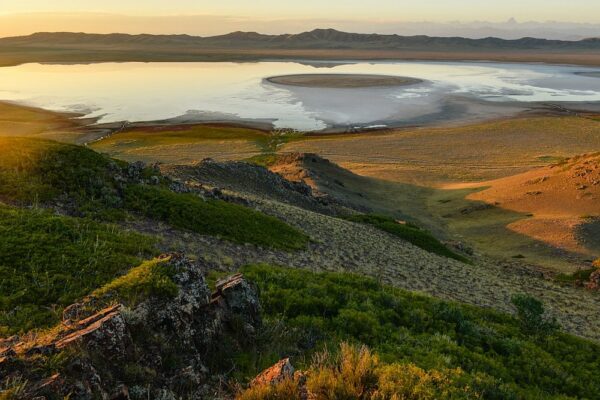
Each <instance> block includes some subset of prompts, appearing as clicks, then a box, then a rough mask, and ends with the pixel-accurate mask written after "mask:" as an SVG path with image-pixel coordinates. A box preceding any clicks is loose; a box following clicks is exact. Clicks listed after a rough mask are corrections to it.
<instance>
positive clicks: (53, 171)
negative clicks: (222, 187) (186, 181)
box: [0, 138, 308, 333]
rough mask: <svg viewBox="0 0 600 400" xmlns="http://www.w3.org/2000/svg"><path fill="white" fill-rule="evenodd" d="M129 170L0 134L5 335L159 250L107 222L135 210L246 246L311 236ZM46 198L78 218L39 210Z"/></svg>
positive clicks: (45, 321)
mask: <svg viewBox="0 0 600 400" xmlns="http://www.w3.org/2000/svg"><path fill="white" fill-rule="evenodd" d="M127 167H128V166H127V164H123V163H118V162H114V161H112V160H111V159H109V158H107V157H105V156H103V155H101V154H98V153H96V152H94V151H92V150H89V149H86V148H83V147H79V146H74V145H66V144H60V143H57V142H52V141H46V140H37V139H25V138H2V139H0V207H1V208H0V232H1V233H2V235H1V237H2V241H1V243H0V269H1V271H2V274H1V275H2V280H1V281H0V332H1V333H14V332H20V331H24V330H28V329H31V328H39V327H45V326H48V325H49V324H51V323H53V322H55V321H56V319H57V317H58V315H59V314H60V311H61V308H62V307H64V306H66V305H68V304H70V303H71V302H73V301H75V300H77V299H78V298H80V297H82V296H84V295H86V294H88V293H89V292H90V291H91V290H94V289H96V288H97V287H98V286H100V285H102V284H104V283H106V282H107V281H109V280H111V279H113V278H114V277H115V276H116V275H118V274H120V273H123V272H125V271H126V270H127V268H130V267H131V266H133V265H135V264H136V263H139V262H140V257H145V256H147V255H149V254H153V253H154V247H153V242H154V239H151V238H149V237H146V236H142V235H139V234H135V233H131V232H126V231H123V230H121V229H119V228H117V227H115V226H111V225H106V224H104V223H103V222H106V221H120V220H122V219H124V218H134V217H135V215H132V213H133V214H135V213H141V214H144V215H146V216H148V217H150V218H155V219H156V220H159V221H164V222H167V223H170V224H172V225H173V226H175V227H177V228H183V229H189V230H192V231H195V232H199V233H202V234H207V235H214V236H219V237H223V238H225V239H228V240H232V241H235V242H240V243H253V244H256V245H259V246H265V247H274V248H280V249H290V250H292V249H299V248H302V247H304V246H305V245H306V243H307V242H308V238H307V237H306V236H305V235H304V234H302V233H301V232H299V231H297V230H296V229H294V228H292V227H290V226H288V225H287V224H285V223H284V222H282V221H280V220H278V219H276V218H273V217H270V216H267V215H264V214H262V213H260V212H258V211H255V210H252V209H250V208H247V207H242V206H239V205H236V204H231V203H227V202H224V201H216V200H210V201H205V200H203V199H201V198H199V197H197V196H194V195H191V194H178V193H174V192H171V191H170V190H168V189H167V188H166V183H165V184H164V185H163V184H160V185H158V186H147V185H140V184H129V185H123V184H122V183H121V182H120V179H117V176H118V174H120V173H124V170H126V169H127ZM141 173H142V175H143V176H145V175H150V174H151V173H153V172H152V171H150V170H144V171H142V172H141ZM2 202H4V203H8V204H11V205H12V206H14V207H11V206H7V205H3V204H2ZM47 205H58V206H59V208H61V209H63V211H64V209H67V210H69V212H70V213H71V214H72V215H76V216H78V217H80V218H72V217H64V216H58V215H54V214H52V213H51V211H50V210H48V211H44V210H38V209H37V206H47ZM18 206H23V207H27V208H17V207H18ZM31 207H33V208H31Z"/></svg>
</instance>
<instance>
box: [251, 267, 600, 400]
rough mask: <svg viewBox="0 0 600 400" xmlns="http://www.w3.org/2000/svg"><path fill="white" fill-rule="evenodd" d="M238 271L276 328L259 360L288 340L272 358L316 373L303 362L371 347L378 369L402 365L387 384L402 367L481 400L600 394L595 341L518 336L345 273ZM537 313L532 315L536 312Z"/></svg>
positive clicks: (490, 314)
mask: <svg viewBox="0 0 600 400" xmlns="http://www.w3.org/2000/svg"><path fill="white" fill-rule="evenodd" d="M242 272H243V273H244V275H245V276H246V278H247V279H249V280H251V281H253V282H255V283H256V284H257V286H258V287H259V293H260V300H261V305H262V307H263V313H264V317H265V320H266V321H267V322H268V321H279V322H278V329H277V330H275V331H274V333H273V334H272V337H271V338H269V337H266V338H265V339H264V345H263V348H261V349H259V352H262V353H265V354H268V353H269V352H270V351H271V350H272V349H273V347H274V346H279V343H280V342H285V340H283V339H277V341H275V339H274V338H275V336H274V335H275V334H279V333H280V332H291V334H290V335H291V336H290V337H291V338H296V340H297V342H296V343H295V344H294V343H293V342H292V341H290V344H289V345H288V347H287V348H286V349H282V348H279V349H278V351H279V353H280V354H286V355H296V357H295V360H294V364H296V366H298V367H300V368H302V367H306V368H309V369H312V368H313V366H311V364H310V363H309V364H305V365H302V360H303V359H304V358H306V357H308V358H310V354H311V353H313V352H314V351H315V350H317V351H318V350H319V349H320V348H323V347H324V346H326V347H329V348H336V347H337V346H338V344H339V343H340V342H343V341H347V342H349V343H354V344H364V345H367V346H369V347H370V348H371V349H372V350H373V351H374V352H376V353H377V354H378V355H379V357H380V359H381V361H382V362H384V363H391V364H395V363H399V364H402V366H397V367H393V368H392V370H391V371H393V374H392V373H391V372H390V379H393V376H397V377H398V379H400V378H401V377H402V376H403V374H404V372H402V371H403V368H407V367H406V364H412V365H414V366H415V367H416V368H419V369H421V370H422V372H418V373H416V375H417V376H419V375H421V374H425V375H424V376H427V375H428V374H431V375H432V376H437V375H436V374H437V373H438V372H443V371H449V370H457V369H460V370H461V371H462V374H461V377H460V381H461V382H463V383H465V384H466V385H468V386H469V387H471V388H472V389H473V390H475V391H476V392H477V393H479V394H480V397H479V398H483V399H506V398H515V399H516V398H519V399H538V398H553V396H555V397H556V398H567V397H572V398H595V397H596V396H597V393H600V382H599V381H598V380H597V379H596V377H597V376H598V374H600V364H599V363H598V354H600V346H599V345H598V344H597V343H595V342H592V341H588V340H584V339H580V338H577V337H574V336H571V335H568V334H565V333H562V332H559V331H548V332H547V335H544V336H540V335H538V334H537V332H534V333H533V334H530V333H529V331H527V330H524V329H523V321H524V320H523V318H521V319H520V320H519V319H517V318H514V317H512V316H509V315H507V314H502V313H499V312H496V311H493V310H489V309H483V308H478V307H473V306H468V305H463V304H457V303H452V302H447V301H441V300H437V299H434V298H431V297H427V296H424V295H418V294H414V293H410V292H407V291H404V290H401V289H397V288H393V287H389V286H384V285H381V284H379V283H377V281H375V280H374V279H371V278H366V277H362V276H358V275H353V274H348V273H314V272H310V271H306V270H298V269H287V268H282V267H273V266H268V265H253V266H247V267H244V268H242ZM535 306H536V307H534V308H535V310H533V311H536V310H539V307H538V304H537V303H536V304H535ZM520 310H521V311H522V310H523V307H521V308H520ZM528 310H530V309H529V308H527V311H528ZM515 311H516V310H515ZM527 315H528V316H529V315H533V316H534V317H535V318H529V317H527V318H528V319H526V320H527V321H533V320H535V319H536V318H537V316H539V315H541V314H540V313H536V312H534V313H528V314H527ZM275 343H277V344H275ZM255 352H257V350H255ZM253 354H254V353H253ZM298 362H299V363H300V364H298ZM353 364H357V363H353ZM260 367H264V365H261V366H260ZM328 368H329V367H328ZM336 368H337V371H339V367H336ZM336 368H334V369H333V372H334V373H335V371H336ZM249 371H253V369H252V368H249ZM436 371H437V372H436ZM240 375H241V374H240ZM411 376H412V375H411ZM248 377H251V375H250V374H249V375H248ZM446 378H447V377H443V380H445V379H446ZM332 379H333V378H332ZM410 379H413V378H410ZM427 379H429V378H426V380H427ZM344 380H345V381H346V380H348V379H346V378H344ZM334 381H337V379H334ZM349 382H351V380H348V384H350V383H349ZM416 382H417V383H418V381H416ZM326 386H328V385H326ZM417 386H418V384H417ZM452 387H454V386H452V384H449V386H448V388H452ZM258 398H261V397H258ZM266 398H269V397H266ZM271 398H277V397H271ZM324 398H355V397H343V396H341V397H335V396H334V397H324ZM358 398H362V397H358ZM376 398H377V397H376ZM384 398H390V397H384ZM400 398H403V397H400ZM409 398H410V397H409ZM424 398H427V397H424ZM433 398H437V397H435V396H434V397H433ZM459 398H460V397H459Z"/></svg>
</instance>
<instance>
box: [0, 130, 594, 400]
mask: <svg viewBox="0 0 600 400" xmlns="http://www.w3.org/2000/svg"><path fill="white" fill-rule="evenodd" d="M0 150H2V151H0V202H1V203H0V232H1V233H2V237H3V241H2V243H1V244H0V255H1V256H0V271H1V272H2V276H3V280H2V282H0V337H1V338H0V376H1V377H2V379H0V396H4V397H0V398H3V399H31V398H35V397H36V396H45V398H47V399H54V398H59V399H62V398H65V397H67V398H71V399H91V398H95V397H100V398H111V399H112V398H114V399H133V400H136V399H140V400H141V399H146V398H148V397H150V398H178V397H181V398H185V399H187V398H189V399H195V398H218V399H231V398H234V397H237V398H240V399H268V398H276V399H277V398H279V399H289V398H301V397H297V396H300V392H306V391H309V392H310V393H312V395H313V396H315V397H313V398H316V399H317V400H321V399H327V398H333V399H342V398H346V399H347V398H351V399H352V398H358V399H362V398H365V397H364V396H366V393H369V395H371V394H373V395H374V394H375V393H376V391H377V390H379V389H381V388H382V386H381V385H384V384H385V387H386V388H387V389H386V390H387V392H383V393H384V395H382V396H383V397H382V398H393V395H396V396H399V395H401V394H403V393H404V394H405V398H407V399H440V398H457V397H456V396H459V397H458V398H483V399H496V398H524V399H538V398H557V399H558V398H565V396H567V397H568V396H570V397H574V398H578V397H582V398H593V396H594V394H595V393H597V391H598V383H597V380H596V379H595V376H596V375H597V374H598V373H599V371H598V358H597V354H598V351H599V350H598V344H597V342H596V341H597V340H599V339H600V336H598V332H600V325H599V321H598V319H597V318H596V316H597V315H598V312H600V301H599V298H598V295H597V293H596V292H594V291H591V290H590V291H586V290H583V289H580V288H577V287H574V286H572V285H568V284H561V283H557V282H555V281H554V280H552V279H548V278H547V277H546V276H545V275H544V273H543V272H542V271H539V270H537V269H535V268H533V267H530V266H527V265H526V264H522V263H520V262H519V261H516V260H515V261H497V260H490V259H488V258H486V257H485V256H482V255H479V254H467V253H463V252H462V251H463V250H464V249H462V250H461V249H460V248H457V247H451V246H445V245H444V244H443V243H442V242H440V241H438V240H437V239H436V237H435V236H434V235H432V234H430V233H429V232H428V231H426V230H425V229H422V228H419V227H418V226H417V225H416V224H413V223H411V224H406V223H403V222H402V221H401V222H398V221H396V220H395V219H393V218H390V217H385V216H377V215H373V214H371V210H368V209H365V208H364V204H363V205H361V204H360V203H356V202H357V201H358V199H359V198H360V196H358V194H357V193H356V192H355V190H356V188H353V187H352V185H356V186H358V185H359V184H360V182H361V180H360V179H361V177H358V176H355V175H354V174H352V173H350V172H348V171H345V170H344V169H342V168H341V167H339V166H337V165H335V164H333V163H331V162H329V161H327V160H324V159H321V158H319V157H318V156H316V155H293V156H290V157H288V158H282V159H280V160H275V161H276V162H275V164H277V162H279V165H280V166H282V165H287V166H288V167H290V168H291V167H294V168H296V167H298V166H299V165H304V166H305V168H304V169H305V170H307V171H313V170H314V171H315V173H318V174H319V175H318V177H316V179H315V181H314V183H315V184H319V183H321V186H314V188H313V187H311V186H309V185H307V184H306V183H304V182H292V181H290V180H287V179H285V177H284V176H282V175H278V174H275V173H274V172H272V171H270V170H268V169H267V168H265V167H263V166H259V165H255V164H249V163H245V162H216V161H213V160H204V161H202V162H200V163H197V164H192V165H185V166H172V165H169V166H162V167H161V166H158V165H145V164H143V163H139V162H138V163H126V162H123V161H117V160H113V159H111V158H109V157H107V156H105V155H102V154H99V153H96V152H94V151H93V150H90V149H88V148H86V147H81V146H75V145H68V144H62V143H58V142H53V141H48V140H42V139H32V138H18V137H14V138H2V139H0ZM255 161H256V160H255ZM313 164H314V165H315V167H314V168H308V166H311V165H313ZM311 173H312V172H311ZM282 174H283V175H286V174H285V173H283V172H282ZM332 176H336V177H340V179H342V180H343V181H344V182H347V184H348V186H347V187H345V186H344V185H346V184H343V185H338V184H337V183H336V182H334V181H333V179H332ZM288 177H290V178H291V176H288ZM336 179H337V178H336ZM328 182H330V183H331V185H338V186H340V187H339V188H338V190H337V191H335V192H331V193H328V194H327V195H325V194H324V193H323V192H320V191H321V190H328V187H329V186H327V185H323V183H328ZM332 187H335V186H332ZM352 193H354V194H353V195H351V194H352ZM338 197H339V198H338ZM159 254H162V255H159ZM238 272H241V273H242V274H243V276H240V275H238V274H237V273H238ZM221 278H223V279H221ZM536 298H539V299H542V300H543V303H542V302H540V301H538V300H537V299H536ZM566 305H568V306H566ZM573 310H576V312H574V311H573ZM574 335H576V336H574ZM363 345H364V346H368V349H367V347H361V346H363ZM336 349H339V351H338V350H336ZM313 356H314V357H313ZM286 357H291V358H292V361H293V363H294V365H295V366H297V367H299V368H302V370H303V371H302V374H304V375H303V376H305V378H306V379H304V378H302V380H296V378H298V376H297V375H294V376H293V377H291V376H288V377H287V378H286V380H285V382H284V384H283V386H282V385H270V383H268V382H267V385H261V384H258V383H255V384H253V385H251V386H249V383H250V381H251V380H252V378H253V377H255V376H256V374H258V373H259V372H260V371H261V370H262V369H263V368H266V367H268V366H269V365H271V364H273V363H275V362H276V361H278V360H280V359H282V358H286ZM353 357H354V358H353ZM357 357H358V358H357ZM311 359H312V360H313V361H310V360H311ZM352 359H356V360H358V359H360V360H363V361H364V362H365V364H361V363H358V362H357V363H354V362H349V361H348V360H352ZM319 360H321V361H319ZM344 360H346V361H344ZM361 362H362V361H361ZM338 363H341V364H338ZM349 364H355V365H356V366H357V367H359V366H360V365H362V366H363V367H364V368H363V367H360V368H358V369H354V368H351V369H350V370H346V369H344V368H342V367H341V366H342V365H349ZM338 365H340V367H337V366H338ZM353 371H354V372H353ZM347 373H350V374H354V375H353V376H355V377H357V380H355V381H354V383H353V385H350V386H348V385H346V384H342V383H341V382H346V383H347V375H345V374H347ZM340 374H341V375H340ZM364 374H366V375H364ZM393 376H403V377H405V379H406V380H404V381H402V380H400V381H398V380H397V379H395V378H392V377H393ZM298 379H299V378H298ZM375 381H377V382H380V385H374V383H373V382H375ZM280 383H281V382H280ZM415 385H417V386H415ZM342 387H345V388H347V389H348V390H351V391H353V392H348V393H349V394H348V393H346V392H339V394H336V395H335V396H333V397H331V396H329V397H328V396H327V395H325V394H324V393H326V392H327V391H329V390H334V389H333V388H338V389H335V390H341V388H342ZM415 387H419V388H422V392H420V393H417V392H411V390H412V389H414V388H415ZM344 390H346V389H344ZM272 391H278V392H277V393H275V394H273V393H272ZM358 392H360V393H365V395H364V396H363V395H362V394H357V393H358ZM343 393H346V394H343ZM385 393H387V394H385ZM407 393H412V394H407Z"/></svg>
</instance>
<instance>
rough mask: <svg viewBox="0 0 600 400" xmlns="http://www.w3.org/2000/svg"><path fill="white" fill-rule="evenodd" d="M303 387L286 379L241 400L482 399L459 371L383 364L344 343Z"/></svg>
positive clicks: (324, 357) (318, 363)
mask: <svg viewBox="0 0 600 400" xmlns="http://www.w3.org/2000/svg"><path fill="white" fill-rule="evenodd" d="M303 373H304V376H305V378H304V379H305V381H302V380H301V379H300V378H299V377H295V378H288V379H285V380H283V381H282V382H278V383H276V384H273V385H269V384H263V385H256V386H253V387H251V388H250V389H248V390H246V391H243V392H241V393H240V394H239V395H238V396H237V399H238V400H264V399H281V400H283V399H300V398H302V393H303V392H304V393H310V394H311V396H313V397H312V398H315V399H317V400H321V399H327V400H345V399H356V400H362V399H364V400H388V399H390V400H392V399H404V400H442V399H457V398H463V399H467V398H473V399H475V398H479V397H480V393H478V392H477V390H476V389H475V388H472V387H470V386H469V385H467V384H466V383H465V382H462V381H461V377H462V375H463V373H462V371H461V370H460V369H454V370H443V371H437V370H432V371H425V370H423V369H421V368H419V367H417V366H415V365H414V364H410V363H406V364H404V363H382V362H380V360H379V357H378V356H377V355H376V354H373V353H371V351H370V350H369V348H367V347H366V346H357V345H351V344H348V343H341V345H340V347H339V351H338V352H337V354H332V353H329V352H327V351H325V352H323V353H320V354H318V355H317V356H316V357H314V359H313V362H312V363H311V364H310V366H309V367H308V369H307V370H306V371H303Z"/></svg>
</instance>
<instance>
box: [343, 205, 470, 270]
mask: <svg viewBox="0 0 600 400" xmlns="http://www.w3.org/2000/svg"><path fill="white" fill-rule="evenodd" d="M346 219H348V220H349V221H353V222H359V223H362V224H369V225H373V226H375V227H376V228H378V229H381V230H383V231H386V232H388V233H391V234H392V235H394V236H398V237H399V238H401V239H403V240H406V241H407V242H410V243H412V244H414V245H415V246H417V247H420V248H422V249H423V250H426V251H428V252H430V253H435V254H437V255H440V256H443V257H447V258H452V259H455V260H458V261H461V262H464V263H467V264H470V263H471V261H470V260H469V259H468V258H466V257H464V256H462V255H460V254H457V253H455V252H453V251H451V250H450V249H448V248H447V247H446V246H444V244H443V243H441V242H440V241H439V240H437V239H436V238H435V237H434V236H433V235H432V234H431V233H429V232H427V231H426V230H423V229H421V228H419V227H417V226H416V225H413V224H409V223H407V224H400V223H398V222H397V221H396V220H394V219H393V218H390V217H386V216H382V215H372V214H358V215H352V216H349V217H346Z"/></svg>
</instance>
